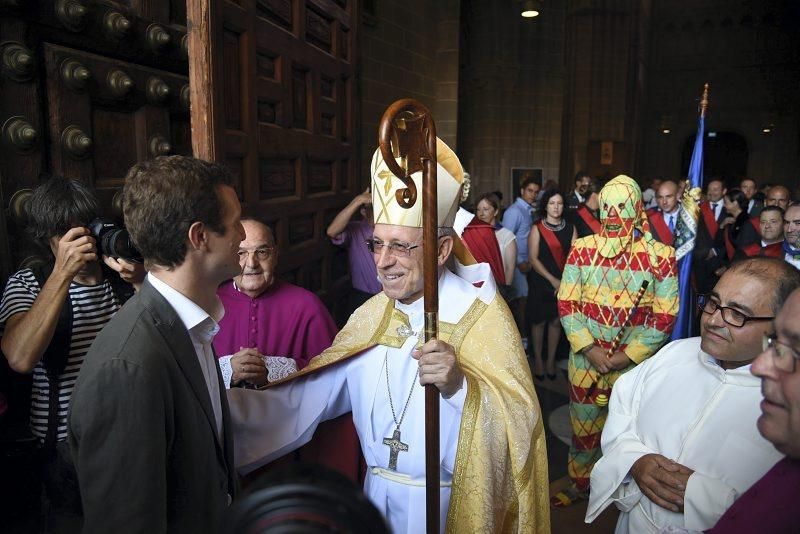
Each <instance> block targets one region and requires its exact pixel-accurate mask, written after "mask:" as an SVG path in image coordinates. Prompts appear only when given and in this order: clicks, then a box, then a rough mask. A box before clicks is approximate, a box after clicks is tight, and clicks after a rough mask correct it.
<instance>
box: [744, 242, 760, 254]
mask: <svg viewBox="0 0 800 534" xmlns="http://www.w3.org/2000/svg"><path fill="white" fill-rule="evenodd" d="M742 252H744V253H745V255H746V256H747V257H748V258H752V257H753V256H758V255H759V253H760V252H761V242H760V241H759V242H758V243H750V244H749V245H745V246H743V247H742Z"/></svg>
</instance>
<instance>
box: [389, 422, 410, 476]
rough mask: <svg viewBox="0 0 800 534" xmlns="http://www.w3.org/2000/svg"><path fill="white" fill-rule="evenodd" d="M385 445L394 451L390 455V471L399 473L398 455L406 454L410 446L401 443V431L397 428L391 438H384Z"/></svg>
mask: <svg viewBox="0 0 800 534" xmlns="http://www.w3.org/2000/svg"><path fill="white" fill-rule="evenodd" d="M383 444H384V445H386V446H388V447H389V448H390V449H391V450H392V452H391V453H390V454H389V469H391V470H392V471H397V455H398V454H399V453H400V451H403V452H406V451H407V450H408V444H406V443H403V442H402V441H400V429H399V428H396V429H395V430H394V434H392V437H391V438H383Z"/></svg>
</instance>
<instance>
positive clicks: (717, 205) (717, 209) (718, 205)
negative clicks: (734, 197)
mask: <svg viewBox="0 0 800 534" xmlns="http://www.w3.org/2000/svg"><path fill="white" fill-rule="evenodd" d="M708 207H710V208H711V211H712V212H713V213H714V220H716V221H718V220H719V214H720V213H722V200H721V199H720V200H717V201H716V202H709V203H708Z"/></svg>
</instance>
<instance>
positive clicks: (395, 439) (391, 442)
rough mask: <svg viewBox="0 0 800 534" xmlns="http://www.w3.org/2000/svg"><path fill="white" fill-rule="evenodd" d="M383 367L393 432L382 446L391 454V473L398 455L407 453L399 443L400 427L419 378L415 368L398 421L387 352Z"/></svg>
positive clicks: (406, 448) (406, 449)
mask: <svg viewBox="0 0 800 534" xmlns="http://www.w3.org/2000/svg"><path fill="white" fill-rule="evenodd" d="M383 367H384V369H386V391H387V392H388V393H389V408H390V409H391V410H392V420H393V421H394V425H395V428H394V432H393V433H392V437H391V438H388V437H387V438H383V444H384V445H386V446H387V447H389V449H390V450H391V453H390V454H389V469H391V470H392V471H397V455H398V453H400V452H401V451H402V452H407V451H408V444H407V443H403V442H402V441H400V425H402V424H403V419H405V417H406V410H408V405H409V403H410V402H411V397H412V396H413V395H414V390H415V389H416V388H415V387H414V386H415V385H416V382H417V377H418V376H419V367H417V372H416V373H414V381H413V382H411V391H409V392H408V398H407V399H406V404H405V406H403V412H402V413H401V414H400V420H399V421H398V420H397V414H396V413H395V411H394V402H393V401H392V388H390V387H389V352H388V351H387V352H386V355H385V356H384V357H383Z"/></svg>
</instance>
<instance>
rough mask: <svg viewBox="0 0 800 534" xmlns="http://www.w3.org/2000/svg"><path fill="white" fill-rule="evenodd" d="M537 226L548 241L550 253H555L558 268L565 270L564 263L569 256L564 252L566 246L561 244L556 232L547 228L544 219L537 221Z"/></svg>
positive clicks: (554, 257) (540, 233)
mask: <svg viewBox="0 0 800 534" xmlns="http://www.w3.org/2000/svg"><path fill="white" fill-rule="evenodd" d="M536 227H537V228H538V229H539V235H540V236H542V237H543V238H544V240H545V242H546V243H547V246H548V248H549V249H550V253H551V254H552V255H553V259H554V260H556V265H558V270H559V271H562V272H563V271H564V265H566V263H567V257H566V255H565V254H564V247H562V246H561V241H559V240H558V236H557V235H556V234H555V232H553V231H552V230H551V229H549V228H547V227H546V226H545V225H544V223H543V222H542V221H539V222H537V223H536Z"/></svg>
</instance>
